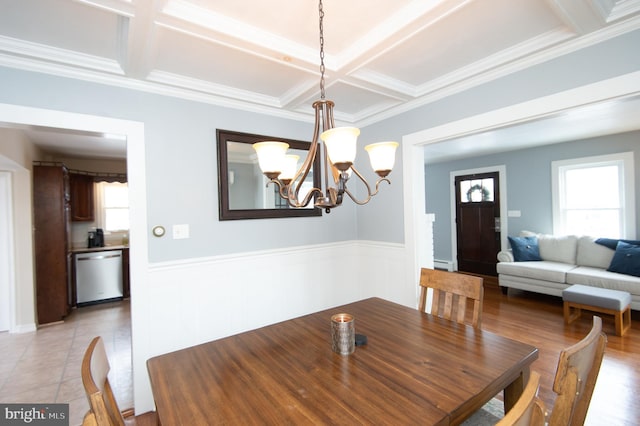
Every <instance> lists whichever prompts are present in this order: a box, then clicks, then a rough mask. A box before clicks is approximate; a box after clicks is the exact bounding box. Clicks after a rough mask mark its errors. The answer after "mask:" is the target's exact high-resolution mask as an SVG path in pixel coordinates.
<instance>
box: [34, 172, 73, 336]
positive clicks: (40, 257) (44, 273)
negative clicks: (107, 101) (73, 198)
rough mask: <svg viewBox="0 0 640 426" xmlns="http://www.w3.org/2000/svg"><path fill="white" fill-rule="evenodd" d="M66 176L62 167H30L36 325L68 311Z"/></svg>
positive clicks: (69, 278)
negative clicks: (31, 169) (31, 173)
mask: <svg viewBox="0 0 640 426" xmlns="http://www.w3.org/2000/svg"><path fill="white" fill-rule="evenodd" d="M70 209H71V207H70V193H69V172H68V170H67V168H66V167H64V166H63V165H34V166H33V214H34V251H35V270H36V306H37V312H38V323H39V324H47V323H51V322H56V321H60V320H62V319H63V318H64V317H65V316H66V315H67V314H68V313H69V312H70V310H71V293H70V288H71V270H70V267H71V261H70V259H71V257H70V250H69V238H70V237H69V236H70V233H71V221H70Z"/></svg>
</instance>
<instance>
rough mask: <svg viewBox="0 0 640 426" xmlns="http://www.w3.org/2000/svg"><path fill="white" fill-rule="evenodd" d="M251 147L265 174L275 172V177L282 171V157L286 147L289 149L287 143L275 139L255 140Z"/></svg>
mask: <svg viewBox="0 0 640 426" xmlns="http://www.w3.org/2000/svg"><path fill="white" fill-rule="evenodd" d="M253 149H255V150H256V153H257V154H258V164H259V165H260V170H262V173H264V174H265V175H267V176H268V175H269V174H275V176H276V177H277V176H278V175H279V174H280V173H281V172H282V169H283V168H284V157H285V154H286V153H287V149H289V144H288V143H284V142H275V141H266V142H257V143H254V144H253ZM272 179H273V178H272Z"/></svg>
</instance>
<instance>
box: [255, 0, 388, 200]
mask: <svg viewBox="0 0 640 426" xmlns="http://www.w3.org/2000/svg"><path fill="white" fill-rule="evenodd" d="M318 11H319V15H320V99H319V100H317V101H315V102H314V103H313V108H314V110H315V127H314V132H313V139H312V140H311V145H310V146H309V151H308V153H307V156H306V157H305V159H304V161H303V162H302V165H301V166H300V168H298V160H299V157H298V156H297V155H287V153H286V152H287V149H289V145H288V144H286V143H284V142H277V141H265V142H258V143H255V144H253V148H254V149H255V150H256V153H257V155H258V163H259V165H260V169H261V170H262V173H263V174H264V175H265V176H266V177H267V178H268V179H269V182H268V183H267V185H268V184H269V183H274V184H275V185H277V186H278V188H279V193H280V196H281V197H282V198H284V199H285V200H287V203H288V205H289V206H291V207H294V208H301V207H306V206H308V205H309V203H310V202H311V200H312V199H314V200H315V202H314V205H315V206H316V207H319V208H323V209H325V211H326V212H327V213H330V212H331V209H332V208H334V207H337V206H339V205H341V204H342V200H343V198H344V194H347V195H348V196H349V198H351V200H353V201H354V202H355V203H356V204H359V205H362V204H366V203H368V202H369V201H370V200H371V198H372V197H373V196H374V195H376V194H377V193H378V189H379V185H380V183H381V182H387V183H391V182H390V181H389V179H387V176H388V175H389V173H391V170H392V169H393V165H394V163H395V152H396V149H397V147H398V143H397V142H379V143H374V144H371V145H367V146H366V147H365V149H366V151H367V152H368V153H369V160H370V162H371V166H372V167H373V170H374V171H375V172H376V174H377V175H378V176H379V179H378V180H377V182H376V184H375V190H373V191H372V189H371V186H370V185H369V183H367V181H366V179H365V178H364V177H363V176H362V174H360V172H358V170H357V169H356V168H355V167H354V163H355V159H356V151H357V145H358V136H359V135H360V129H358V128H356V127H336V126H335V122H334V119H333V107H334V103H333V101H330V100H328V99H325V90H324V71H325V66H324V33H323V32H324V10H323V7H322V0H320V3H319V5H318ZM321 140H322V142H321ZM316 156H319V157H320V159H321V163H322V167H321V172H323V173H322V178H321V181H322V182H323V185H321V187H320V188H311V189H310V190H308V191H307V190H306V189H305V191H304V192H305V194H306V195H304V198H303V199H300V198H299V192H300V188H301V187H302V184H303V183H304V181H305V179H306V178H307V176H308V175H309V173H310V172H311V170H312V168H313V164H314V161H315V159H316ZM294 157H295V158H294ZM354 176H355V178H354ZM349 179H357V180H358V181H359V182H361V183H362V184H363V185H364V187H365V189H366V191H367V195H366V196H365V197H364V198H363V199H358V198H356V196H355V195H354V194H353V193H352V192H350V191H349V189H348V188H347V181H349Z"/></svg>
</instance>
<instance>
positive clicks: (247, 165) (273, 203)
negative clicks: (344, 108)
mask: <svg viewBox="0 0 640 426" xmlns="http://www.w3.org/2000/svg"><path fill="white" fill-rule="evenodd" d="M289 154H291V155H297V156H298V158H299V159H298V165H297V167H296V170H297V169H299V168H300V166H301V165H302V162H303V160H304V158H305V156H306V155H307V151H305V150H302V149H292V150H290V152H289ZM227 164H228V168H229V175H228V180H227V191H229V209H231V210H247V209H249V210H252V209H287V208H290V206H289V205H288V204H287V201H286V200H285V199H283V198H282V197H280V194H279V193H278V186H277V185H274V184H271V185H268V186H267V182H268V179H267V178H266V177H265V176H264V174H262V171H261V170H260V167H259V166H258V156H257V155H256V152H255V150H254V149H253V147H252V146H251V145H250V144H247V143H243V142H235V141H227ZM311 188H313V172H312V173H310V174H309V176H307V179H305V182H304V184H303V185H302V189H301V190H300V198H304V196H305V195H306V194H307V192H309V190H310V189H311ZM306 208H308V209H313V205H310V206H307V207H306Z"/></svg>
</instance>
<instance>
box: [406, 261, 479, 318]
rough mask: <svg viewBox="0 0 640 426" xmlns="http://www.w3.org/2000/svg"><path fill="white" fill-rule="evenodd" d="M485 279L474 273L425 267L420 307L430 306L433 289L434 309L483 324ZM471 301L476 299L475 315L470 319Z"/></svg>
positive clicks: (438, 312)
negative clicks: (469, 307)
mask: <svg viewBox="0 0 640 426" xmlns="http://www.w3.org/2000/svg"><path fill="white" fill-rule="evenodd" d="M482 282H483V279H482V278H481V277H476V276H472V275H466V274H459V273H455V272H447V271H438V270H435V269H428V268H422V269H421V270H420V301H419V304H418V309H420V310H421V311H423V312H424V311H425V310H426V308H427V306H426V305H427V295H428V290H429V289H431V290H432V298H431V306H430V313H431V314H432V315H435V316H439V317H442V318H445V319H448V320H453V321H456V322H459V323H466V324H471V325H473V326H474V327H477V328H480V326H481V323H482V302H483V297H484V288H483V285H482ZM468 301H472V302H473V311H472V313H471V319H467V317H468V316H469V313H468V310H469V309H468V303H467V302H468Z"/></svg>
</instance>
